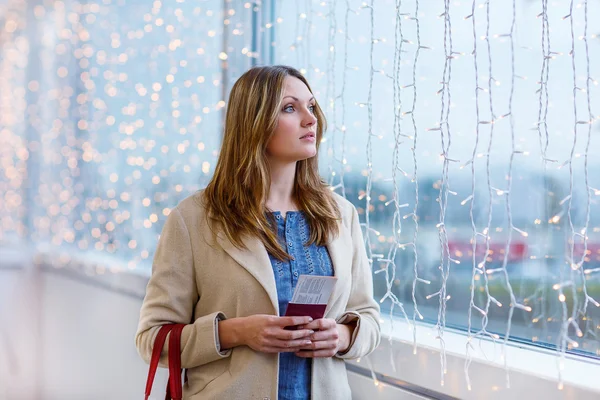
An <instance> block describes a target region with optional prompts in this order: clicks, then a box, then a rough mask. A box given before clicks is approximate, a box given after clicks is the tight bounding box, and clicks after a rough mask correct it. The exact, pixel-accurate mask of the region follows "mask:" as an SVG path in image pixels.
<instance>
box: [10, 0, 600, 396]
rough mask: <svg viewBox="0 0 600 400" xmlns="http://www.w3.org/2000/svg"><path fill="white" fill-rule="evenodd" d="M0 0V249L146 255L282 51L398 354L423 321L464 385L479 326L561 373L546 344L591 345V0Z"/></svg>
mask: <svg viewBox="0 0 600 400" xmlns="http://www.w3.org/2000/svg"><path fill="white" fill-rule="evenodd" d="M1 7H2V8H1V11H2V12H1V13H0V15H1V17H2V21H1V24H0V26H2V30H1V32H0V33H1V46H2V52H1V53H0V69H1V71H2V74H0V107H1V108H0V119H1V123H0V165H2V169H1V173H0V216H1V217H2V222H1V223H0V243H1V244H2V245H6V246H13V245H15V244H19V243H23V242H25V243H29V244H30V245H32V246H34V247H36V248H38V249H39V250H43V251H54V252H59V253H60V254H61V258H60V259H61V260H62V261H64V262H65V263H68V262H69V260H70V257H71V256H72V255H74V254H85V255H86V257H88V258H90V259H94V260H96V259H98V260H102V261H106V262H98V268H97V269H96V273H104V272H105V265H110V266H111V268H112V272H118V271H119V270H124V269H138V270H139V269H141V270H145V271H148V269H149V263H150V260H151V259H152V256H153V249H154V247H155V245H156V240H157V237H158V234H159V233H160V230H161V228H162V223H163V222H164V220H165V218H166V216H167V215H168V213H169V211H170V208H172V207H173V206H175V205H176V204H177V202H178V201H180V200H181V199H183V198H184V197H186V196H188V195H189V194H191V193H193V192H194V191H195V190H197V189H199V188H201V187H203V186H204V185H205V184H206V183H207V181H208V179H209V177H210V175H211V172H212V168H213V166H214V163H215V161H216V158H217V157H218V148H219V143H220V138H221V131H222V119H223V110H224V109H225V107H226V103H225V101H226V99H227V94H228V90H229V88H230V87H231V84H232V82H233V81H235V79H236V78H237V77H239V75H240V74H241V73H243V71H245V70H246V69H247V68H249V67H250V66H252V65H263V64H277V63H281V64H289V65H292V66H295V67H297V68H298V69H300V70H301V71H302V72H303V73H304V74H305V75H306V76H307V78H308V79H309V82H310V83H311V85H312V86H313V88H314V89H315V91H316V97H317V99H318V101H319V102H320V103H321V104H322V105H323V107H324V109H325V110H326V112H327V117H328V122H329V130H328V132H327V134H326V137H325V138H324V143H323V144H322V147H321V149H322V153H321V168H322V175H323V176H325V177H326V178H327V179H328V181H329V182H330V183H331V186H332V189H333V190H335V191H336V192H338V193H340V194H342V195H344V196H346V197H347V198H348V199H349V200H350V201H352V202H353V203H354V204H355V205H356V206H357V207H358V209H359V212H360V215H361V221H362V222H363V228H364V231H363V232H364V233H365V245H366V247H367V252H368V256H369V259H370V260H371V262H372V267H373V273H374V284H375V296H376V298H377V299H378V300H380V301H381V304H382V310H383V313H384V315H385V316H386V317H385V319H384V323H387V324H390V323H392V322H393V318H392V317H400V318H403V319H404V320H405V321H406V322H407V323H408V325H409V327H410V329H411V330H412V334H413V337H414V340H415V347H414V351H415V352H416V351H417V346H416V343H417V338H418V336H419V335H421V334H424V333H427V332H428V331H429V330H431V329H433V330H434V333H435V335H436V337H437V338H438V340H439V344H440V349H441V352H440V377H441V379H440V382H441V384H442V385H443V384H444V376H445V373H446V372H447V368H446V358H445V355H446V349H445V341H444V335H445V330H446V328H448V327H453V328H458V329H463V330H465V331H466V332H467V335H466V337H465V348H466V355H467V357H466V362H465V384H466V385H467V387H468V388H469V389H470V388H471V387H472V386H473V385H476V384H475V383H473V382H471V381H470V379H469V371H470V364H471V360H472V357H473V355H474V354H476V353H477V352H478V351H480V350H479V346H477V342H478V340H480V339H482V340H493V341H497V342H499V343H501V344H502V345H503V347H502V348H503V355H504V350H505V346H506V344H507V342H508V341H509V340H525V341H527V342H530V343H535V344H537V345H540V346H546V347H550V348H553V349H555V350H556V353H557V371H558V375H559V388H562V375H561V374H562V370H563V364H562V363H563V360H564V357H565V353H566V352H568V351H571V352H576V353H582V354H585V355H588V356H592V357H597V356H600V347H599V346H598V340H597V335H598V334H599V333H600V307H599V304H598V301H600V278H599V276H600V218H599V215H600V213H599V210H598V207H597V200H598V198H599V197H598V196H599V195H600V175H599V174H598V173H597V171H598V161H597V160H598V148H600V147H598V145H597V144H595V142H594V140H595V136H596V135H594V134H597V133H598V126H599V125H598V122H597V121H598V118H600V110H599V108H598V107H599V106H598V104H597V103H598V99H599V98H600V88H599V87H598V80H597V79H600V77H596V76H594V73H595V72H594V71H599V70H600V69H599V67H600V40H599V38H598V35H599V34H600V31H598V30H597V27H596V26H594V25H593V24H592V21H595V20H597V19H598V18H599V17H600V1H598V0H584V1H569V0H563V1H558V2H553V3H549V2H548V1H547V0H512V1H500V0H489V1H460V2H457V1H449V0H444V1H439V2H430V1H426V0H402V1H401V0H393V1H392V0H382V1H373V0H370V1H366V2H362V1H355V0H338V1H313V0H299V1H281V0H277V1H276V0H269V1H252V2H243V1H233V0H231V1H228V0H226V1H214V0H208V1H199V2H189V1H183V0H177V1H175V0H174V1H158V0H157V1H154V2H142V1H131V0H120V1H117V0H102V1H97V2H75V1H41V0H38V1H17V0H11V1H7V2H5V3H4V4H3V5H2V6H1ZM393 329H399V328H398V327H394V326H392V330H393ZM390 361H391V362H392V363H393V362H394V360H393V359H391V360H390ZM503 362H504V363H505V365H506V362H507V357H506V356H505V355H504V356H503ZM506 377H507V382H506V383H507V386H510V376H509V374H508V368H507V375H506Z"/></svg>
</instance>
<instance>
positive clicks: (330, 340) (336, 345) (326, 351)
mask: <svg viewBox="0 0 600 400" xmlns="http://www.w3.org/2000/svg"><path fill="white" fill-rule="evenodd" d="M352 328H353V327H352V326H348V325H344V324H338V323H336V322H335V320H334V319H331V318H320V319H317V320H314V321H313V322H311V323H309V324H306V325H304V326H303V327H299V329H311V330H313V331H315V333H313V334H312V335H310V336H308V337H307V339H310V340H311V341H312V343H311V344H309V345H307V346H303V347H302V349H303V351H297V352H296V353H294V354H296V355H297V356H298V357H303V358H316V357H333V356H334V355H336V354H337V353H338V352H339V351H345V350H347V349H348V346H350V340H351V338H352Z"/></svg>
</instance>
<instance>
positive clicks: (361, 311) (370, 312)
mask: <svg viewBox="0 0 600 400" xmlns="http://www.w3.org/2000/svg"><path fill="white" fill-rule="evenodd" d="M351 232H352V247H353V249H352V286H351V292H350V297H349V299H348V305H347V307H346V312H345V313H344V314H342V315H341V316H340V317H339V318H338V319H337V320H336V321H337V323H340V324H347V323H352V322H354V323H356V328H355V329H354V333H353V334H352V340H351V342H350V346H349V347H348V349H347V350H346V351H345V352H344V353H338V354H336V357H338V358H343V359H354V358H359V357H364V356H366V355H368V354H370V353H371V352H373V351H374V350H375V349H376V348H377V346H378V345H379V342H380V340H381V330H380V325H379V304H378V303H377V302H376V301H375V299H374V298H373V275H372V271H371V265H370V264H369V260H368V258H367V250H366V248H365V244H364V240H363V234H362V230H361V228H360V222H359V219H358V212H357V211H356V207H354V205H352V222H351Z"/></svg>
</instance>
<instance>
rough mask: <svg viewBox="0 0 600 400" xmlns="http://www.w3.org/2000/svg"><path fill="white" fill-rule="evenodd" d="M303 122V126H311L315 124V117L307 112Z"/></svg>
mask: <svg viewBox="0 0 600 400" xmlns="http://www.w3.org/2000/svg"><path fill="white" fill-rule="evenodd" d="M303 122H304V126H312V125H314V124H316V123H317V117H315V116H314V114H312V113H311V112H310V111H309V112H308V115H307V116H306V117H305V118H304V121H303Z"/></svg>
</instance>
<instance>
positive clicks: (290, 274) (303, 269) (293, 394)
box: [269, 211, 333, 400]
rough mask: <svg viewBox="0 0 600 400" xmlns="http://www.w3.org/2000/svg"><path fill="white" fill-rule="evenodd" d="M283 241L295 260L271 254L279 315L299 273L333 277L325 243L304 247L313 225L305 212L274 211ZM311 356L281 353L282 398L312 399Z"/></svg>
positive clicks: (279, 234)
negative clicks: (283, 260)
mask: <svg viewBox="0 0 600 400" xmlns="http://www.w3.org/2000/svg"><path fill="white" fill-rule="evenodd" d="M273 214H274V215H275V220H276V222H277V234H278V237H279V241H280V243H281V244H282V245H283V246H284V248H285V249H287V252H288V254H290V255H291V256H292V257H294V260H291V261H289V262H282V261H279V260H277V259H276V258H273V256H272V255H271V254H269V258H270V260H271V265H272V266H273V272H274V274H275V283H276V285H277V298H278V301H279V315H285V310H286V308H287V305H288V303H289V302H290V300H291V299H292V295H293V293H294V289H295V288H296V284H297V283H298V277H299V276H300V275H325V276H333V265H332V263H331V259H330V257H329V253H328V252H327V248H326V247H324V246H317V245H316V244H315V243H313V244H312V245H310V246H305V243H307V242H308V238H309V237H310V228H309V226H308V222H307V221H306V219H305V217H304V214H303V212H302V211H288V212H287V213H286V216H285V218H284V217H283V216H282V215H281V212H279V211H275V212H274V213H273ZM311 370H312V359H311V358H300V357H297V356H296V355H295V354H294V353H279V400H303V399H310V389H311Z"/></svg>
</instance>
